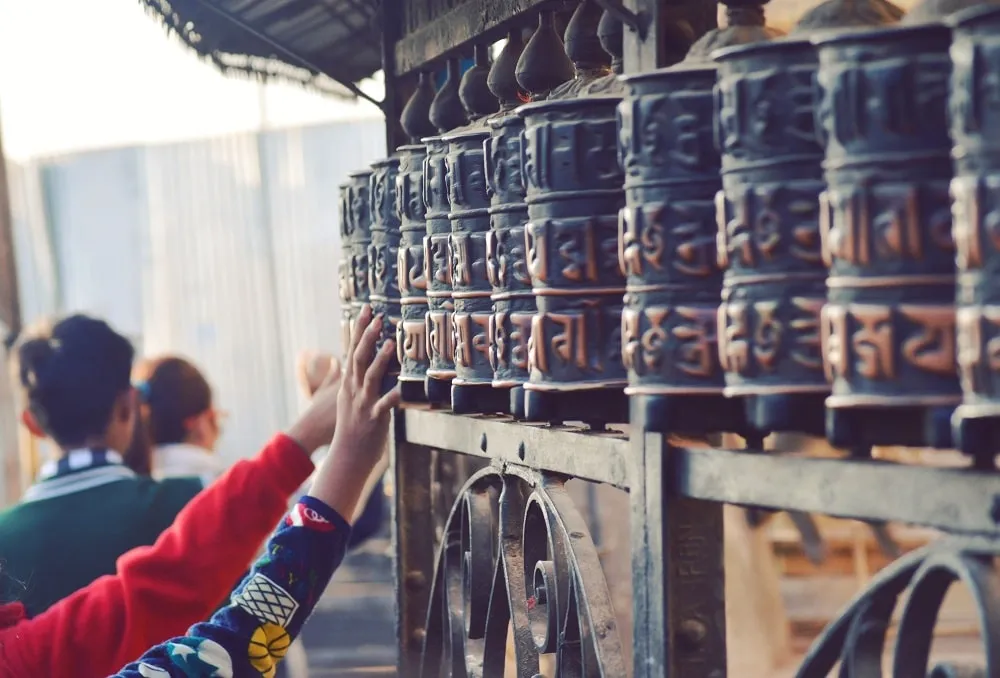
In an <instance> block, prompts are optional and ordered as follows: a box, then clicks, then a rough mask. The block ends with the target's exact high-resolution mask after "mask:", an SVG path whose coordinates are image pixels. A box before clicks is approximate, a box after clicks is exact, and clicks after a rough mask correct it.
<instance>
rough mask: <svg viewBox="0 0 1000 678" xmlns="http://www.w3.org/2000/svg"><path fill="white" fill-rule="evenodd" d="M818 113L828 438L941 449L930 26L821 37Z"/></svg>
mask: <svg viewBox="0 0 1000 678" xmlns="http://www.w3.org/2000/svg"><path fill="white" fill-rule="evenodd" d="M814 42H815V44H816V45H817V47H818V50H819V70H818V74H817V82H818V89H819V92H818V97H819V104H818V114H817V119H818V122H819V129H820V132H821V135H822V138H823V141H824V143H825V154H824V169H825V179H826V184H827V190H826V192H825V193H824V194H823V197H822V201H821V213H820V218H821V229H820V230H821V238H822V251H823V256H824V259H825V261H826V263H827V264H828V265H829V267H830V273H829V277H828V279H827V304H826V306H825V307H824V309H823V319H822V345H823V352H824V355H823V357H824V366H825V369H826V372H827V377H828V378H829V380H830V381H831V382H832V394H831V395H830V397H829V398H828V399H827V401H826V405H827V426H826V428H827V436H828V438H829V439H830V442H831V443H832V444H833V445H835V446H837V447H847V448H855V449H856V448H859V447H865V446H870V445H880V444H890V445H923V446H935V447H950V446H951V435H950V427H949V425H948V422H949V418H950V416H951V412H952V410H953V409H954V407H955V406H956V405H957V404H958V402H959V401H960V399H961V389H960V386H959V380H958V375H957V370H956V350H955V344H956V341H955V331H956V330H955V247H954V241H953V238H952V232H951V224H952V217H951V201H950V198H949V193H948V190H949V182H950V180H951V177H952V164H951V157H950V151H951V142H950V140H949V136H948V120H947V118H948V115H947V97H948V87H949V85H948V80H949V75H950V72H951V64H950V61H949V58H948V48H949V45H950V42H951V36H950V31H949V29H948V28H947V27H946V26H944V25H941V24H926V25H919V26H906V27H893V28H880V29H874V30H868V31H849V32H839V33H832V34H829V35H823V36H820V37H817V38H815V39H814Z"/></svg>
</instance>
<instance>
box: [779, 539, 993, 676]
mask: <svg viewBox="0 0 1000 678" xmlns="http://www.w3.org/2000/svg"><path fill="white" fill-rule="evenodd" d="M998 555H1000V544H997V543H996V542H993V543H989V542H983V541H978V542H977V541H965V542H963V541H961V540H957V539H956V540H950V539H946V540H945V541H943V542H939V543H937V544H933V545H931V546H927V547H924V548H922V549H918V550H916V551H913V552H911V553H909V554H907V555H905V556H903V557H902V558H900V559H898V560H897V561H896V562H894V563H893V564H892V565H890V566H889V567H887V568H886V569H884V570H882V571H881V572H879V573H878V574H877V575H876V576H875V578H874V579H873V581H872V582H871V584H870V585H869V586H868V588H867V589H865V590H864V591H862V592H861V593H860V594H859V595H858V596H856V597H855V598H854V600H852V601H851V602H850V604H848V606H847V608H846V609H845V611H844V612H843V613H842V614H841V616H840V617H839V618H838V619H837V620H836V621H834V622H833V623H832V624H830V625H829V626H827V628H826V629H825V630H824V631H823V633H822V634H821V635H820V637H819V638H818V639H817V640H816V641H815V643H813V646H812V647H811V648H810V650H809V652H808V654H807V655H806V658H805V659H804V661H803V662H802V664H801V665H800V666H799V669H798V671H797V673H796V678H824V677H825V676H828V675H830V672H831V671H832V670H833V668H834V667H835V666H836V664H837V663H838V662H840V673H839V676H841V678H854V677H859V678H860V677H862V676H882V675H884V674H883V672H882V667H883V666H884V662H885V651H886V647H887V644H886V640H887V634H888V630H889V627H890V626H891V625H892V624H893V615H894V613H895V611H896V608H897V606H898V605H899V601H900V600H901V599H902V598H905V602H904V603H903V604H902V608H901V610H900V614H899V620H898V622H897V626H896V638H895V650H894V653H893V657H892V664H891V666H892V669H891V672H890V673H889V674H888V675H890V676H893V677H895V678H911V677H912V678H923V677H924V676H927V677H929V678H949V677H951V676H968V677H970V678H975V677H982V678H986V677H987V676H990V677H992V676H997V675H1000V570H998V566H997V561H996V558H997V556H998ZM957 582H960V583H961V584H962V585H963V586H965V587H966V588H967V589H968V590H969V593H970V594H971V597H972V601H973V604H974V606H975V612H976V618H977V619H978V621H979V625H980V634H981V638H982V644H983V648H982V649H983V655H982V656H983V657H984V658H985V662H984V665H982V666H968V665H962V666H958V665H954V664H950V663H940V664H934V663H933V662H932V659H931V646H932V644H933V640H934V631H935V627H936V625H937V620H938V614H939V612H940V611H941V608H942V604H943V602H944V599H945V595H946V594H947V593H948V590H949V589H950V587H951V586H952V584H954V583H957ZM904 593H905V596H904Z"/></svg>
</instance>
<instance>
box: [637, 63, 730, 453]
mask: <svg viewBox="0 0 1000 678" xmlns="http://www.w3.org/2000/svg"><path fill="white" fill-rule="evenodd" d="M715 81H716V72H715V68H713V67H711V66H693V67H673V68H667V69H662V70H658V71H653V72H650V73H641V74H639V75H634V76H630V77H627V78H624V83H625V87H626V90H627V94H626V96H625V99H624V100H623V101H622V103H621V104H620V105H619V107H618V110H619V127H620V132H619V135H620V136H619V144H620V151H619V155H620V158H621V162H622V166H623V168H624V170H625V195H626V207H625V208H624V209H623V210H622V211H621V221H620V226H619V234H618V238H619V240H618V257H619V265H620V268H621V270H622V271H623V272H624V274H625V275H626V276H627V283H628V286H627V293H626V295H625V310H624V312H623V314H622V325H621V346H622V360H623V361H624V364H625V367H626V368H627V369H628V379H629V385H628V388H627V389H626V390H625V393H626V394H627V395H629V396H630V397H631V398H632V400H633V403H638V404H639V406H640V407H642V408H644V409H645V411H646V416H645V421H647V422H648V425H650V427H651V428H661V429H662V430H669V431H681V432H685V433H702V432H706V431H719V430H730V431H733V430H737V431H738V430H741V429H742V418H743V417H742V410H741V409H740V403H739V402H738V401H731V400H726V399H725V398H724V397H723V387H724V385H725V384H724V380H723V372H722V368H721V366H720V364H719V350H718V346H717V341H716V336H717V332H716V315H717V312H718V308H719V297H720V290H721V287H722V272H721V270H720V269H719V266H718V262H717V257H716V249H715V248H716V239H715V230H716V227H715V194H716V192H717V191H718V190H719V187H720V181H719V154H718V151H717V150H716V149H715V145H714V143H713V139H712V102H713V96H712V90H713V86H714V85H715Z"/></svg>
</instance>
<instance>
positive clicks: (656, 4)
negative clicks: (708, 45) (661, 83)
mask: <svg viewBox="0 0 1000 678" xmlns="http://www.w3.org/2000/svg"><path fill="white" fill-rule="evenodd" d="M624 5H625V7H626V8H628V9H630V10H631V11H632V12H634V13H636V14H637V15H639V17H640V19H641V22H642V24H643V25H644V26H645V30H644V32H643V34H641V35H640V33H639V32H638V31H636V30H634V29H631V28H629V27H626V28H625V35H624V42H623V45H622V48H623V50H622V66H623V70H624V72H625V73H640V72H642V71H651V70H654V69H656V68H662V67H664V66H670V65H672V64H675V63H677V62H678V61H680V60H681V59H683V58H684V56H685V55H686V54H687V52H688V49H689V48H690V47H691V45H693V44H694V42H695V41H696V40H697V39H698V38H700V37H701V36H703V35H704V34H705V33H707V32H708V31H710V30H712V29H713V28H715V27H716V26H717V25H718V21H717V16H718V5H717V4H716V3H715V2H709V1H708V0H624Z"/></svg>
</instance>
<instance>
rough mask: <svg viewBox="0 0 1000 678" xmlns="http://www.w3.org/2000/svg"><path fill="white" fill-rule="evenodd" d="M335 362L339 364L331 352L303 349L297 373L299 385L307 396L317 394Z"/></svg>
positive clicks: (296, 369) (297, 365) (310, 396)
mask: <svg viewBox="0 0 1000 678" xmlns="http://www.w3.org/2000/svg"><path fill="white" fill-rule="evenodd" d="M335 364H337V363H336V360H335V359H334V357H333V356H332V355H330V354H329V353H317V352H315V351H303V352H302V353H300V354H299V359H298V363H297V364H296V368H295V373H296V377H297V378H298V382H299V387H300V388H301V389H302V392H303V393H305V395H306V397H307V398H312V397H313V396H314V395H316V391H318V390H319V387H320V386H322V384H323V381H324V380H325V379H326V377H327V376H328V375H329V374H330V370H331V369H333V366H334V365H335ZM338 367H339V365H338Z"/></svg>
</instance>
